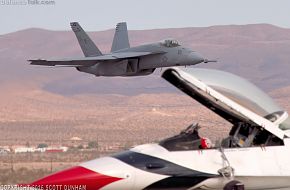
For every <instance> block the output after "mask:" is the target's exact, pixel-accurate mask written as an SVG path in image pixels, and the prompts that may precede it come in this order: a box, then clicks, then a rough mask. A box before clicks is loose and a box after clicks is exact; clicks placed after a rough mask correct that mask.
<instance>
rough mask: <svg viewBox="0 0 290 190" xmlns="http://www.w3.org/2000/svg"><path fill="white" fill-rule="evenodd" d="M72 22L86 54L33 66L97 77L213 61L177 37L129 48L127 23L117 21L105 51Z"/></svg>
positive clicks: (36, 61) (45, 61)
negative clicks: (109, 43) (74, 69)
mask: <svg viewBox="0 0 290 190" xmlns="http://www.w3.org/2000/svg"><path fill="white" fill-rule="evenodd" d="M70 25H71V28H72V30H73V32H74V33H75V35H76V38H77V39H78V42H79V44H80V46H81V49H82V51H83V53H84V55H85V57H79V58H65V59H51V60H43V59H37V60H29V61H30V62H31V65H42V66H67V67H75V68H76V69H77V70H78V71H80V72H85V73H90V74H93V75H95V76H140V75H149V74H151V73H153V72H154V70H155V69H156V68H162V67H171V66H186V65H195V64H199V63H202V62H204V63H207V62H211V61H209V60H207V59H204V58H203V57H202V56H201V55H199V54H198V53H196V52H194V51H192V50H191V49H188V48H185V47H183V46H181V45H180V44H179V43H178V42H177V41H176V40H174V39H166V40H164V41H161V42H156V43H151V44H145V45H140V46H136V47H130V44H129V38H128V31H127V24H126V23H125V22H122V23H118V24H117V27H116V31H115V35H114V39H113V44H112V48H111V53H109V54H103V53H102V52H101V51H100V50H99V49H98V47H97V46H96V45H95V43H94V42H93V41H92V40H91V38H90V37H89V36H88V35H87V33H86V32H85V31H84V30H83V29H82V27H81V26H80V25H79V24H78V23H77V22H72V23H71V24H70Z"/></svg>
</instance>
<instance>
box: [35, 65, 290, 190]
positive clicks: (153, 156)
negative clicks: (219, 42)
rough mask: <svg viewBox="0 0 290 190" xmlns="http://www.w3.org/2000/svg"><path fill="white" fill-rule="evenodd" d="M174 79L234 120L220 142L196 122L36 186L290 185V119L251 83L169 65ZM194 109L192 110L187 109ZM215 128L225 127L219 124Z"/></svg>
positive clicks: (106, 189) (230, 189) (89, 189)
mask: <svg viewBox="0 0 290 190" xmlns="http://www.w3.org/2000/svg"><path fill="white" fill-rule="evenodd" d="M162 77H163V78H164V79H165V80H167V81H168V82H169V83H171V84H172V85H174V86H175V87H177V88H178V89H179V90H181V91H183V92H184V93H186V94H187V95H189V96H190V97H191V98H193V99H195V100H196V101H198V102H199V103H201V104H202V105H204V106H205V107H206V108H208V109H209V110H211V111H213V112H215V113H216V114H218V115H219V116H220V117H222V118H224V119H225V120H227V121H228V122H230V123H231V124H232V128H231V130H230V132H229V135H228V137H226V138H224V139H221V140H220V141H219V142H218V143H215V144H213V143H211V142H210V140H209V139H208V138H205V137H202V136H200V135H199V133H198V129H199V127H200V126H199V125H197V124H193V125H191V126H189V127H188V128H187V129H185V130H183V131H182V132H181V133H180V134H177V135H175V136H173V137H169V138H166V139H164V140H162V141H160V142H159V143H153V144H145V145H140V146H136V147H134V148H131V149H130V150H127V151H124V152H120V153H117V154H115V155H112V156H107V157H102V158H98V159H95V160H92V161H88V162H85V163H81V164H80V165H78V166H76V167H73V168H70V169H67V170H64V171H60V172H58V173H55V174H52V175H50V176H48V177H45V178H42V179H40V180H37V181H35V182H33V183H31V184H30V186H32V187H36V188H38V187H39V188H43V187H44V188H45V187H50V186H53V185H59V186H61V187H63V189H65V188H68V187H70V186H72V187H74V186H77V187H81V188H84V187H85V188H86V190H95V189H103V190H115V189H118V190H141V189H147V190H149V189H154V190H157V189H174V190H176V189H178V190H181V189H189V190H195V189H199V190H200V189H215V190H218V189H224V190H243V189H251V190H265V189H272V190H273V189H285V190H286V189H290V159H289V156H290V122H289V121H290V120H289V117H288V114H287V112H286V111H284V109H283V108H281V107H280V106H278V105H277V104H276V103H275V102H274V101H273V100H272V99H271V98H270V97H269V96H267V95H266V94H265V93H263V92H262V91H261V90H260V89H258V88H257V87H255V86H254V85H253V84H251V83H249V82H248V81H246V80H244V79H242V78H240V77H238V76H236V75H233V74H230V73H226V72H222V71H217V70H209V69H193V68H191V69H188V70H187V72H185V71H182V70H181V69H178V68H171V69H167V70H166V71H165V72H164V73H163V75H162ZM185 114H186V113H185ZM212 127H213V128H212V129H211V130H212V131H213V133H215V132H216V130H218V128H217V127H218V126H212Z"/></svg>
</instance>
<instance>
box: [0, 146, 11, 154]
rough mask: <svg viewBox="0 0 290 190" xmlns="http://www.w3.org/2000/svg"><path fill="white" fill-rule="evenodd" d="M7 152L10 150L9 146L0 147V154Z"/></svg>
mask: <svg viewBox="0 0 290 190" xmlns="http://www.w3.org/2000/svg"><path fill="white" fill-rule="evenodd" d="M9 152H10V149H9V148H3V147H1V148H0V155H5V154H8V153H9Z"/></svg>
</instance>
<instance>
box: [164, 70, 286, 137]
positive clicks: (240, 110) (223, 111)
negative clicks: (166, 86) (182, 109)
mask: <svg viewBox="0 0 290 190" xmlns="http://www.w3.org/2000/svg"><path fill="white" fill-rule="evenodd" d="M191 70H192V71H193V70H195V71H200V70H202V69H191ZM206 71H210V70H208V69H203V72H200V73H198V72H185V71H182V70H181V69H178V68H171V69H167V70H166V71H165V72H164V73H163V74H162V77H163V78H164V79H165V80H167V81H168V82H170V83H171V84H173V85H174V86H175V87H177V88H178V89H180V90H181V91H183V92H184V93H186V94H187V95H189V96H190V97H192V98H194V99H195V100H196V101H198V102H199V103H201V104H203V105H204V106H206V107H207V108H209V109H210V110H212V111H213V112H215V113H217V114H218V115H219V116H221V117H223V118H224V119H226V120H227V121H229V122H231V123H233V124H235V123H237V122H246V123H250V124H252V125H258V126H261V127H263V128H264V129H266V130H267V131H269V132H270V133H272V134H274V135H275V136H277V137H279V138H280V139H283V138H284V136H285V135H286V134H285V132H284V131H283V130H281V129H280V128H279V124H281V123H282V122H283V121H285V119H287V117H288V114H287V113H286V114H282V117H281V118H280V119H281V120H280V121H279V122H278V123H275V122H272V121H270V120H268V119H267V118H265V117H264V115H261V113H264V112H266V113H267V112H268V113H270V112H272V111H273V112H274V111H281V108H279V107H278V106H276V105H274V104H273V105H270V104H272V102H271V101H270V100H268V101H267V102H269V103H268V104H269V105H268V104H267V105H264V104H263V105H261V104H259V101H258V99H262V100H264V99H265V98H264V97H263V96H262V95H261V96H260V97H259V96H258V97H257V101H256V100H255V101H254V102H251V103H248V104H247V103H245V102H246V101H245V99H246V98H244V97H243V96H242V95H243V94H242V92H238V93H236V94H237V95H236V96H234V95H233V94H234V93H232V92H231V91H230V90H231V88H230V87H229V88H226V87H225V86H223V88H221V87H222V86H220V85H218V84H217V83H216V81H214V79H213V80H212V81H214V82H212V83H209V82H208V81H207V82H208V83H207V82H206V79H205V77H206V75H211V73H210V72H208V73H207V72H206ZM218 73H219V74H222V73H225V72H218ZM232 76H235V75H232ZM216 78H218V77H216ZM215 80H217V79H215ZM226 80H227V81H228V83H229V84H230V83H233V84H232V85H233V86H234V85H235V86H236V88H237V89H241V88H243V85H246V82H245V81H244V83H241V84H238V83H235V81H231V79H230V78H227V77H226V78H225V79H224V81H223V82H227V81H226ZM214 83H215V85H213V84H214ZM210 84H211V85H210ZM213 86H214V87H213ZM217 86H219V87H220V88H217ZM247 93H250V91H246V92H245V94H247ZM266 99H267V98H266ZM255 104H256V105H255ZM249 105H250V106H249ZM279 109H280V110H279ZM276 121H278V120H276Z"/></svg>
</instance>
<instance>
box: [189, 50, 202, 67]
mask: <svg viewBox="0 0 290 190" xmlns="http://www.w3.org/2000/svg"><path fill="white" fill-rule="evenodd" d="M189 59H190V60H191V62H192V63H193V65H195V64H199V63H202V62H204V57H203V56H202V55H200V54H198V53H196V52H191V53H190V54H189Z"/></svg>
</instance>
